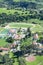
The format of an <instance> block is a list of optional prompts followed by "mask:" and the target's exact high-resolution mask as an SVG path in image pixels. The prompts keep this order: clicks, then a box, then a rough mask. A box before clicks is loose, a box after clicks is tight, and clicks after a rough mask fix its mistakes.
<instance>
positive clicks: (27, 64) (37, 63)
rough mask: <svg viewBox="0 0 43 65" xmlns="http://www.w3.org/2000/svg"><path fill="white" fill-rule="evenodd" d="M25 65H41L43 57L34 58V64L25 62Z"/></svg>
mask: <svg viewBox="0 0 43 65" xmlns="http://www.w3.org/2000/svg"><path fill="white" fill-rule="evenodd" d="M26 65H43V56H36V60H35V61H34V62H27V61H26Z"/></svg>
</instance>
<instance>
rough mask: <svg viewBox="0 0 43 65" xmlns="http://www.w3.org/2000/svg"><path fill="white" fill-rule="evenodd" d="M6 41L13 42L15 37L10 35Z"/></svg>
mask: <svg viewBox="0 0 43 65" xmlns="http://www.w3.org/2000/svg"><path fill="white" fill-rule="evenodd" d="M6 41H7V42H8V43H13V41H14V39H13V38H12V37H9V38H7V39H6Z"/></svg>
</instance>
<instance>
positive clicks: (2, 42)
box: [0, 39, 7, 47]
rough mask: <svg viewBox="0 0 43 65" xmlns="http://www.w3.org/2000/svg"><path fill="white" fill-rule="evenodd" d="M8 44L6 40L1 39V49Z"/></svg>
mask: <svg viewBox="0 0 43 65" xmlns="http://www.w3.org/2000/svg"><path fill="white" fill-rule="evenodd" d="M6 44H7V42H6V41H5V39H0V47H3V46H5V45H6Z"/></svg>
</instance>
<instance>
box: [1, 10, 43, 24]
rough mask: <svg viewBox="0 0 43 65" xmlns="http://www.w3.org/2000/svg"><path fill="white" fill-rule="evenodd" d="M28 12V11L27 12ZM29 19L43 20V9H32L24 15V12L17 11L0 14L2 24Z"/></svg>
mask: <svg viewBox="0 0 43 65" xmlns="http://www.w3.org/2000/svg"><path fill="white" fill-rule="evenodd" d="M32 13H33V14H32ZM25 14H27V13H25ZM29 19H39V20H43V11H40V12H39V13H37V11H35V12H32V11H30V14H28V15H26V16H24V15H23V13H22V15H20V14H19V13H18V12H15V13H14V14H9V15H7V14H6V13H2V14H0V24H3V23H6V22H12V21H13V22H20V21H21V22H23V21H25V22H26V21H28V20H29Z"/></svg>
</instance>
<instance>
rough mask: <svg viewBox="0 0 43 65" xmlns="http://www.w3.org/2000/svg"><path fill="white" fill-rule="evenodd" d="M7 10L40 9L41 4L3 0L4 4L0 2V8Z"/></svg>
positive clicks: (42, 6) (42, 5)
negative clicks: (17, 8) (20, 8)
mask: <svg viewBox="0 0 43 65" xmlns="http://www.w3.org/2000/svg"><path fill="white" fill-rule="evenodd" d="M3 7H5V8H8V9H14V8H16V7H22V8H27V9H28V8H31V9H38V8H39V9H40V8H43V4H41V3H37V2H24V1H23V2H22V1H20V2H13V0H5V1H4V2H0V8H3Z"/></svg>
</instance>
